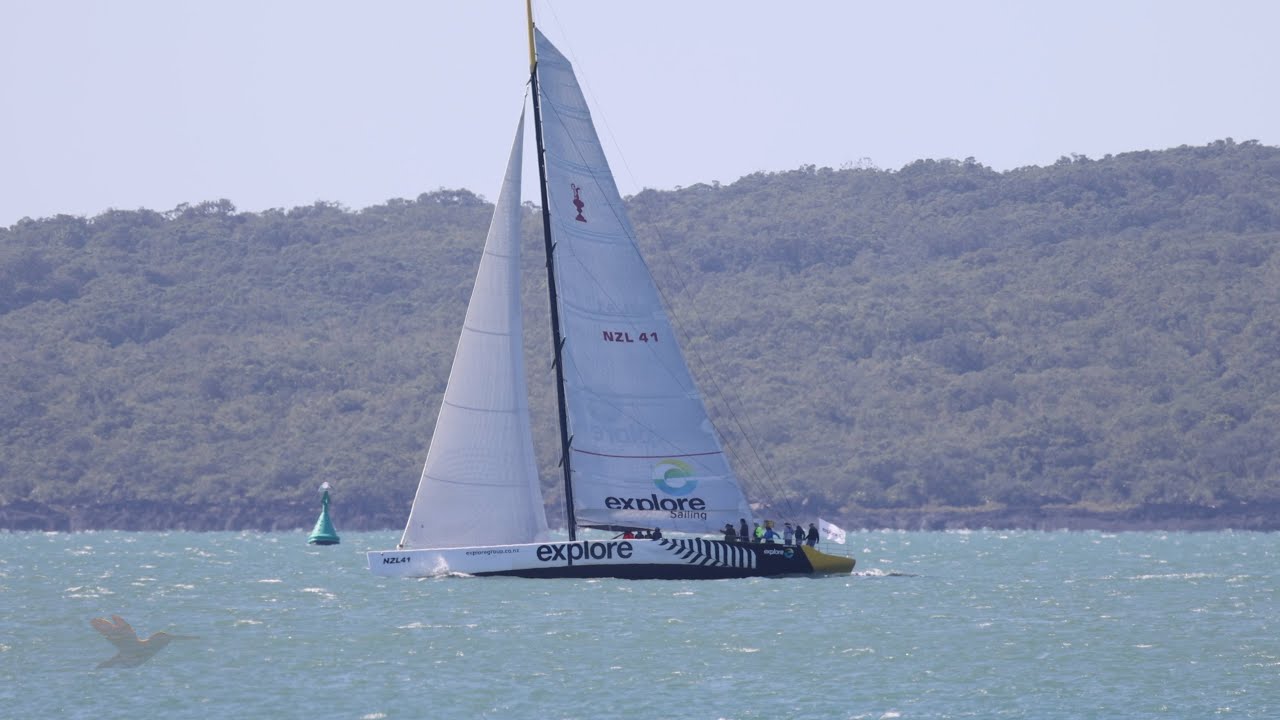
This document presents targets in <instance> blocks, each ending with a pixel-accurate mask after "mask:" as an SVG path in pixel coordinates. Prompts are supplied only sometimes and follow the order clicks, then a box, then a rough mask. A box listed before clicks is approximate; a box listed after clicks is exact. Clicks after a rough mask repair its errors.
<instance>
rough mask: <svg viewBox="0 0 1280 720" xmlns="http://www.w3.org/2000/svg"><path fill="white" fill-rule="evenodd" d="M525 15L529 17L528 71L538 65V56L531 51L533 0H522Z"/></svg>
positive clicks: (531, 70)
mask: <svg viewBox="0 0 1280 720" xmlns="http://www.w3.org/2000/svg"><path fill="white" fill-rule="evenodd" d="M524 10H525V15H526V16H527V17H528V18H529V72H533V69H534V68H535V67H537V66H538V56H537V54H535V53H534V51H533V0H524Z"/></svg>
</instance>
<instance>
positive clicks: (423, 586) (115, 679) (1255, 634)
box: [0, 528, 1280, 720]
mask: <svg viewBox="0 0 1280 720" xmlns="http://www.w3.org/2000/svg"><path fill="white" fill-rule="evenodd" d="M339 530H340V531H341V528H339ZM395 538H396V534H395V533H344V534H343V544H342V545H339V546H336V547H329V548H316V547H311V546H307V545H306V544H305V540H306V533H305V532H299V533H291V534H284V533H275V534H261V533H244V534H235V533H115V532H104V533H84V534H75V535H46V534H34V533H23V534H2V535H0V608H2V611H0V718H93V719H94V720H103V719H108V718H325V719H328V718H350V719H352V720H359V719H378V718H430V719H431V720H447V719H449V718H537V719H539V720H544V719H547V720H550V719H554V718H610V717H627V718H633V717H634V718H669V717H680V718H792V717H795V718H876V719H878V718H968V717H981V718H993V717H995V718H1000V717H1012V718H1023V717H1025V718H1148V717H1161V718H1210V717H1219V716H1222V717H1240V718H1274V717H1280V681H1278V678H1277V676H1278V675H1280V638H1277V629H1278V628H1277V620H1278V619H1280V602H1278V598H1277V586H1278V582H1277V581H1278V579H1280V575H1278V573H1277V561H1278V560H1280V535H1277V534H1256V533H1210V534H1185V535H1184V534H1160V533H1132V534H1119V535H1108V534H1101V533H1050V534H1041V533H1029V532H1028V533H1022V532H973V533H904V532H875V533H851V534H850V536H849V539H850V544H851V545H852V547H853V548H854V549H855V550H857V551H858V556H859V573H858V574H856V575H854V576H851V577H845V578H826V579H817V580H812V579H791V580H760V579H755V580H726V581H714V582H708V581H701V582H681V581H620V580H619V581H614V580H599V581H573V580H548V581H541V580H524V579H501V578H486V579H470V578H446V579H433V580H418V581H415V580H392V579H379V578H375V577H373V576H371V575H370V574H369V573H368V572H367V571H366V570H365V569H364V558H363V555H362V552H363V551H364V550H366V549H380V548H386V547H390V546H391V544H392V543H394V541H395ZM110 614H119V615H122V616H123V617H125V618H126V619H127V620H129V621H130V622H131V623H133V625H134V627H136V628H137V629H138V631H139V633H141V634H149V633H151V632H154V631H157V630H168V631H170V632H179V633H187V634H191V635H197V636H199V637H198V639H194V640H185V641H174V643H173V644H171V645H170V646H169V647H168V648H166V649H165V650H163V651H162V652H161V653H159V654H158V655H156V656H155V657H154V658H153V659H152V660H151V661H149V662H147V663H146V664H144V665H142V666H141V667H138V668H135V669H101V670H100V669H96V665H97V663H99V662H100V661H102V660H105V659H106V658H108V657H110V656H111V655H112V654H113V653H114V649H113V648H112V647H111V646H110V645H109V644H108V643H107V642H106V641H104V640H103V638H102V637H100V636H99V635H97V633H95V632H94V630H93V629H92V628H91V627H90V626H89V620H90V618H93V617H98V616H105V615H110Z"/></svg>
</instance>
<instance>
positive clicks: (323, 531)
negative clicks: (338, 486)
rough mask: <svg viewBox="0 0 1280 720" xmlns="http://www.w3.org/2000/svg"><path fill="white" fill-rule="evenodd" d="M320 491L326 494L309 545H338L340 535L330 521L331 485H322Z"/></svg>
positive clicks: (308, 541) (308, 540) (308, 539)
mask: <svg viewBox="0 0 1280 720" xmlns="http://www.w3.org/2000/svg"><path fill="white" fill-rule="evenodd" d="M320 491H321V492H323V493H324V499H322V500H321V501H320V502H321V505H322V507H321V508H320V517H319V518H316V527H315V529H314V530H312V531H311V537H309V538H307V544H309V545H337V544H338V542H339V541H338V533H337V532H335V531H334V529H333V523H332V522H330V521H329V483H323V484H321V485H320Z"/></svg>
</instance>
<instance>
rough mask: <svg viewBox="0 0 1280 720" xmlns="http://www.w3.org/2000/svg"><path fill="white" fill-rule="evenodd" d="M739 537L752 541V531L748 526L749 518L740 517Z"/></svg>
mask: <svg viewBox="0 0 1280 720" xmlns="http://www.w3.org/2000/svg"><path fill="white" fill-rule="evenodd" d="M738 539H740V540H742V542H751V531H750V530H749V529H748V528H747V519H746V518H739V519H738Z"/></svg>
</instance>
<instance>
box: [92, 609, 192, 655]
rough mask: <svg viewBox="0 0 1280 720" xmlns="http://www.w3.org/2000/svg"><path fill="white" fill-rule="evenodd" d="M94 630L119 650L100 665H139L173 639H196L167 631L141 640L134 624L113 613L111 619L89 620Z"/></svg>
mask: <svg viewBox="0 0 1280 720" xmlns="http://www.w3.org/2000/svg"><path fill="white" fill-rule="evenodd" d="M89 624H90V625H92V626H93V629H94V630H97V631H98V632H100V633H102V636H103V637H105V638H106V639H107V640H108V641H109V642H110V643H111V644H112V645H115V646H116V650H118V651H119V652H117V653H116V654H115V657H113V658H111V659H110V660H103V661H102V662H100V663H98V667H100V668H105V667H130V668H131V667H138V666H139V665H141V664H142V663H144V662H146V661H148V660H150V659H151V656H152V655H155V654H156V653H158V652H160V651H161V650H163V649H164V647H165V646H166V645H168V644H169V642H170V641H171V640H178V639H183V640H195V639H196V637H195V636H194V635H174V634H172V633H167V632H158V633H156V634H154V635H152V636H151V637H149V638H147V639H146V640H139V639H138V633H137V632H135V631H134V629H133V626H132V625H130V624H129V623H127V622H125V619H124V618H122V617H120V616H119V615H112V616H111V619H110V620H108V619H106V618H94V619H92V620H90V621H89Z"/></svg>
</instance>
